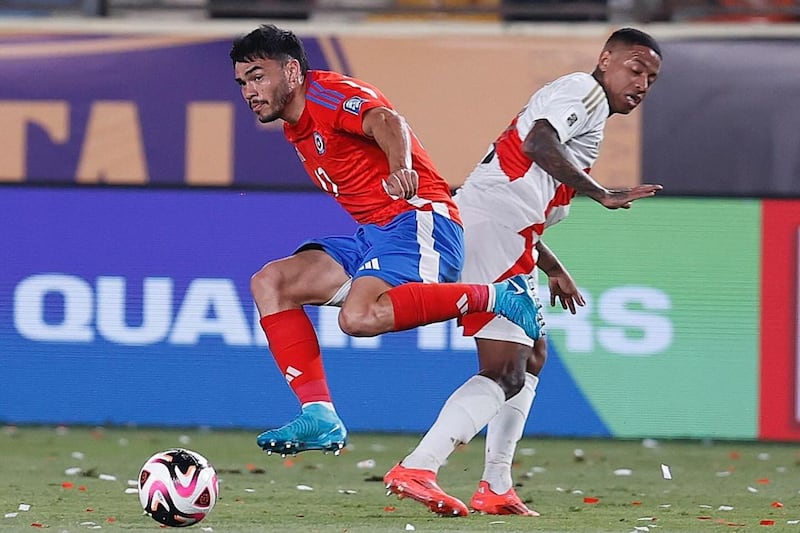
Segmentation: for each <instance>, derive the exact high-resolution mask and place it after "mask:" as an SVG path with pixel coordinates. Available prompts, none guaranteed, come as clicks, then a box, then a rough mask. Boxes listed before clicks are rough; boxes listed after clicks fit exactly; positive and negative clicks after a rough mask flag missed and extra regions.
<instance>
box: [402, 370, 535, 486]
mask: <svg viewBox="0 0 800 533" xmlns="http://www.w3.org/2000/svg"><path fill="white" fill-rule="evenodd" d="M526 383H527V380H526ZM517 396H519V395H517ZM514 398H516V396H515V397H514ZM504 402H505V394H504V393H503V389H502V388H500V385H498V384H497V383H495V382H494V381H493V380H491V379H489V378H487V377H484V376H480V375H475V376H472V377H471V378H469V379H468V380H467V381H465V382H464V384H463V385H461V386H460V387H459V388H458V389H456V390H455V392H453V394H451V395H450V397H449V398H448V399H447V401H446V402H445V404H444V407H442V410H441V411H440V412H439V417H438V418H437V419H436V422H435V423H434V424H433V426H432V427H431V428H430V429H429V430H428V432H427V433H426V434H425V436H424V437H422V440H421V441H420V443H419V444H418V445H417V447H416V448H415V449H414V451H413V452H411V454H410V455H408V456H407V457H406V458H405V459H403V461H402V465H403V466H405V467H406V468H421V469H424V470H432V471H433V472H438V471H439V467H440V466H442V464H444V462H445V461H446V460H447V458H448V457H449V456H450V454H451V453H453V450H455V449H456V446H458V445H460V444H466V443H468V442H469V441H470V440H472V437H474V436H475V435H477V433H478V432H479V431H480V430H481V429H483V427H484V426H485V425H486V424H487V423H489V421H490V420H492V418H493V417H494V416H495V415H496V414H497V413H498V411H500V409H501V407H503V404H504ZM528 407H529V408H530V401H529V402H528ZM525 414H527V411H526V413H525ZM522 423H523V424H524V423H525V421H524V418H523V422H522ZM514 443H515V444H516V440H515V441H514ZM512 455H513V450H512Z"/></svg>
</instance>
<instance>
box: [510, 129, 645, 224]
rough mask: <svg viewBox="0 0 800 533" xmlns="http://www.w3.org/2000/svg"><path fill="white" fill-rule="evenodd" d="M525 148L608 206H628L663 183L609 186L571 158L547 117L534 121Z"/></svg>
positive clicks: (550, 171)
mask: <svg viewBox="0 0 800 533" xmlns="http://www.w3.org/2000/svg"><path fill="white" fill-rule="evenodd" d="M522 151H523V152H525V155H527V156H528V157H529V158H531V160H533V161H536V164H537V165H539V166H540V167H542V168H543V169H544V170H545V172H547V173H548V174H550V175H551V176H553V177H554V178H555V179H557V180H558V181H560V182H561V183H563V184H564V185H569V186H570V187H572V188H573V189H575V191H577V192H578V194H583V195H586V196H588V197H589V198H591V199H592V200H595V201H596V202H598V203H599V204H601V205H602V206H603V207H606V208H607V209H619V208H622V209H628V208H629V207H630V206H631V203H633V202H634V201H635V200H638V199H640V198H647V197H648V196H653V195H655V194H656V192H658V191H660V190H661V185H653V184H643V185H637V186H636V187H629V188H624V189H606V188H605V187H603V186H602V185H600V184H599V183H597V181H595V180H594V178H592V177H591V176H590V175H589V174H588V173H587V172H584V171H583V169H581V168H578V167H577V166H576V165H575V164H574V163H573V162H572V161H571V160H570V158H569V155H568V153H567V149H566V148H565V147H564V145H563V144H562V143H561V140H560V139H559V137H558V132H556V130H555V128H553V126H552V125H551V124H550V123H549V122H548V121H547V120H545V119H539V120H537V121H536V122H534V124H533V128H532V129H531V131H530V132H529V133H528V136H527V137H525V140H524V141H523V142H522Z"/></svg>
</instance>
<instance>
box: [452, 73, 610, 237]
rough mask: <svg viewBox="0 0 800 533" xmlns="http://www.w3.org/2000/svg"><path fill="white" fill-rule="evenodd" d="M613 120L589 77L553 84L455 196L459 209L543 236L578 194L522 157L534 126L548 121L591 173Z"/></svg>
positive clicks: (499, 140)
mask: <svg viewBox="0 0 800 533" xmlns="http://www.w3.org/2000/svg"><path fill="white" fill-rule="evenodd" d="M608 114H609V106H608V99H607V98H606V95H605V92H604V91H603V88H602V87H601V86H600V84H599V83H597V80H595V79H594V78H593V77H592V76H591V75H590V74H587V73H584V72H575V73H572V74H568V75H566V76H562V77H561V78H558V79H557V80H555V81H553V82H550V83H548V84H547V85H545V86H544V87H542V88H541V89H539V90H538V91H536V92H535V93H534V94H533V96H531V98H530V100H529V101H528V104H527V105H526V106H525V108H524V109H523V110H522V111H521V112H520V113H519V115H517V117H516V118H515V119H514V120H513V121H512V122H511V124H510V125H509V127H508V128H507V129H506V131H504V132H503V133H502V134H501V135H500V136H499V137H498V138H497V140H496V141H495V142H494V144H493V145H492V147H491V148H490V150H489V152H488V153H487V155H486V157H485V158H484V159H483V161H482V162H481V163H479V164H478V165H477V166H476V167H475V169H474V170H473V171H472V173H471V174H470V175H469V177H468V178H467V180H466V181H465V183H464V186H463V187H462V188H461V189H459V191H458V192H457V193H456V197H455V198H456V202H457V203H458V205H459V208H460V209H462V210H466V211H468V212H472V213H474V214H478V215H479V214H481V213H482V214H483V215H484V216H486V217H489V218H491V219H493V220H494V221H495V222H498V223H500V224H502V225H504V226H507V227H509V228H510V229H514V230H517V231H521V230H524V229H527V228H530V227H531V226H537V228H536V229H534V231H535V233H536V234H538V235H541V234H542V232H543V231H544V228H546V227H548V226H551V225H553V224H555V223H556V222H558V221H560V220H562V219H563V218H564V217H565V216H567V213H568V210H569V201H570V200H571V199H572V196H573V195H574V191H573V190H572V189H571V188H569V187H566V186H565V185H562V184H561V183H560V182H558V181H557V180H555V179H554V178H553V177H552V176H550V175H549V174H547V172H545V171H544V170H543V169H542V168H540V167H539V166H538V165H536V162H535V161H531V160H530V159H529V158H528V156H526V155H525V154H524V153H523V152H522V141H523V140H524V139H525V137H527V135H528V133H529V132H530V131H531V129H532V128H533V124H534V122H536V121H537V120H539V119H545V120H547V121H548V122H549V123H550V125H552V126H553V128H554V129H555V130H556V132H558V136H559V139H560V140H561V142H562V143H563V144H564V146H565V147H566V149H567V152H568V154H569V156H570V157H571V158H572V159H573V162H574V163H575V164H576V165H577V166H578V167H580V168H582V169H584V170H586V171H589V169H591V167H592V165H594V163H595V161H596V160H597V156H598V154H599V150H600V143H601V141H602V140H603V129H604V127H605V124H606V120H607V118H608ZM462 212H463V211H462ZM537 240H538V239H537Z"/></svg>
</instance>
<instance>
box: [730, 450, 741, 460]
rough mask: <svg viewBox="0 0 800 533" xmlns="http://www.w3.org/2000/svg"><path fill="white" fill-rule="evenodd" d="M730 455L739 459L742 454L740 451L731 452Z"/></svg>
mask: <svg viewBox="0 0 800 533" xmlns="http://www.w3.org/2000/svg"><path fill="white" fill-rule="evenodd" d="M728 457H730V458H731V459H738V458H739V457H741V456H740V455H739V452H731V453H729V454H728Z"/></svg>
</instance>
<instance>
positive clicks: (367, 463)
mask: <svg viewBox="0 0 800 533" xmlns="http://www.w3.org/2000/svg"><path fill="white" fill-rule="evenodd" d="M356 468H362V469H364V468H375V459H364V460H363V461H359V462H357V463H356Z"/></svg>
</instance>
